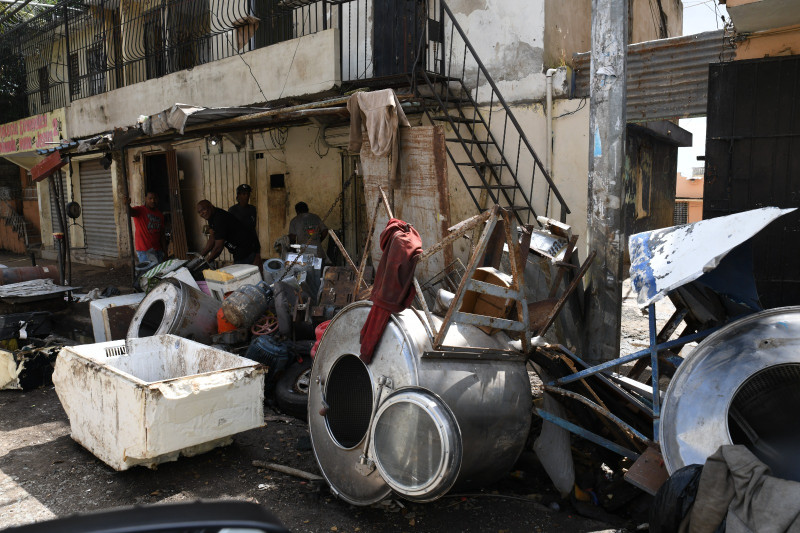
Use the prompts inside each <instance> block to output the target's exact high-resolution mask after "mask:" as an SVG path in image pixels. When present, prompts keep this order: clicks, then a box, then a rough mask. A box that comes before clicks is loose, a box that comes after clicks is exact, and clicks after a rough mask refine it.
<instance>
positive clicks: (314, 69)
mask: <svg viewBox="0 0 800 533" xmlns="http://www.w3.org/2000/svg"><path fill="white" fill-rule="evenodd" d="M291 57H294V61H289V60H288V58H291ZM242 60H244V61H245V62H246V63H247V64H245V62H243V61H242ZM248 65H249V66H250V67H251V68H252V75H251V74H250V70H249V69H248ZM253 76H255V78H256V79H257V80H258V85H257V84H256V82H255V80H254V79H253ZM340 82H341V80H340V73H339V33H338V30H335V29H333V30H327V31H322V32H320V33H316V34H313V35H306V36H304V37H300V38H299V39H294V40H291V41H286V42H282V43H278V44H275V45H272V46H267V47H265V48H261V49H259V50H254V51H252V52H248V53H246V54H242V55H241V56H234V57H229V58H227V59H222V60H219V61H214V62H212V63H208V64H205V65H200V66H197V67H195V68H193V69H191V70H182V71H180V72H176V73H174V74H169V75H167V76H164V77H162V78H157V79H153V80H148V81H145V82H142V83H137V84H135V85H131V86H128V87H123V88H120V89H117V90H114V91H110V92H107V93H104V94H100V95H97V96H92V97H90V98H84V99H81V100H77V101H75V102H73V103H72V105H71V106H70V107H68V108H67V112H66V115H67V123H68V124H71V125H72V127H71V128H70V134H71V135H72V136H73V137H75V138H80V137H85V136H88V135H93V134H97V133H101V132H104V131H108V130H110V129H113V128H115V127H121V126H127V125H132V124H135V123H136V119H137V117H139V115H151V114H155V113H159V112H161V111H163V110H164V109H167V108H168V107H171V106H172V105H173V104H175V103H176V102H181V103H189V104H194V105H200V106H206V107H222V106H237V105H247V104H254V103H261V102H266V101H270V100H275V99H278V98H286V97H290V96H301V95H306V94H315V93H319V92H323V91H326V90H329V89H332V88H334V87H335V86H337V85H339V84H340ZM259 85H260V86H261V90H263V94H262V92H261V91H260V90H259Z"/></svg>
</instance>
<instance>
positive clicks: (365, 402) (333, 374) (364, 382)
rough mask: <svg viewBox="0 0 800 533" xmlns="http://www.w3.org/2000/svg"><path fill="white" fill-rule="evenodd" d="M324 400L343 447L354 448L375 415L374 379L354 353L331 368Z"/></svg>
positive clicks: (333, 432) (334, 433)
mask: <svg viewBox="0 0 800 533" xmlns="http://www.w3.org/2000/svg"><path fill="white" fill-rule="evenodd" d="M325 399H326V401H327V402H328V405H329V406H330V408H329V409H328V414H327V415H326V419H327V422H328V430H329V431H330V434H331V436H332V437H333V439H334V440H335V441H336V443H337V444H338V445H339V446H341V447H342V448H354V447H355V446H357V445H358V443H359V442H361V441H362V440H363V439H364V437H365V436H366V434H367V431H368V430H369V419H370V417H371V415H372V402H373V398H372V379H371V378H370V375H369V371H368V370H367V367H366V365H365V364H364V363H363V362H362V361H361V359H359V358H358V357H356V356H355V355H351V354H348V355H345V356H343V357H342V358H340V359H339V360H338V361H336V363H335V364H334V365H333V368H331V371H330V374H328V384H327V386H326V388H325Z"/></svg>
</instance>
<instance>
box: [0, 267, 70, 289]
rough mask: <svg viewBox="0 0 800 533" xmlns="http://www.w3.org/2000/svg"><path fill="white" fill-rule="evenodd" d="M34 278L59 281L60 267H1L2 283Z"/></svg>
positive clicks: (0, 281)
mask: <svg viewBox="0 0 800 533" xmlns="http://www.w3.org/2000/svg"><path fill="white" fill-rule="evenodd" d="M34 279H52V280H53V281H55V282H56V283H58V269H57V268H55V267H43V266H26V267H12V268H0V285H9V284H11V283H20V282H22V281H31V280H34Z"/></svg>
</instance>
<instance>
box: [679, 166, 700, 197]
mask: <svg viewBox="0 0 800 533" xmlns="http://www.w3.org/2000/svg"><path fill="white" fill-rule="evenodd" d="M675 197H676V198H681V199H686V198H702V197H703V180H702V179H689V178H687V177H686V176H684V175H683V174H681V173H680V172H678V179H677V180H676V182H675Z"/></svg>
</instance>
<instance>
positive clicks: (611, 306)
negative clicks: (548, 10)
mask: <svg viewBox="0 0 800 533" xmlns="http://www.w3.org/2000/svg"><path fill="white" fill-rule="evenodd" d="M627 35H628V0H592V61H591V78H590V107H589V111H590V119H589V203H588V209H587V212H588V224H587V226H588V229H587V243H588V247H589V250H596V251H597V258H596V259H595V261H594V263H593V264H592V267H591V269H590V271H589V276H588V277H589V283H590V285H589V306H588V308H587V322H586V324H587V331H586V334H587V343H586V346H587V347H588V348H587V353H586V357H587V358H588V359H590V360H592V361H601V360H603V361H605V360H609V359H613V358H615V357H617V356H619V336H620V322H621V313H622V259H623V258H622V254H623V249H624V242H623V240H624V238H625V235H624V232H623V218H622V216H623V211H622V200H623V198H624V191H623V169H624V165H625V125H626V120H625V104H626V96H625V71H626V55H627V54H626V53H627V48H626V40H627Z"/></svg>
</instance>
